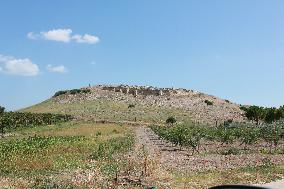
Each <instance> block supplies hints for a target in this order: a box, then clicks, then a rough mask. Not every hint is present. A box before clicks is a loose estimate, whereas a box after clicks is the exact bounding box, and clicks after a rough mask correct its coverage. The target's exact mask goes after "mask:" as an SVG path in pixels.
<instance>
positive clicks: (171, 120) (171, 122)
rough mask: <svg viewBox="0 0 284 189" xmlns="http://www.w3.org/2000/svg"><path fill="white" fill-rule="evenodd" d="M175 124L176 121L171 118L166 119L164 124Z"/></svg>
mask: <svg viewBox="0 0 284 189" xmlns="http://www.w3.org/2000/svg"><path fill="white" fill-rule="evenodd" d="M176 122H177V120H176V118H175V117H173V116H170V117H168V119H167V120H166V123H167V124H174V123H176Z"/></svg>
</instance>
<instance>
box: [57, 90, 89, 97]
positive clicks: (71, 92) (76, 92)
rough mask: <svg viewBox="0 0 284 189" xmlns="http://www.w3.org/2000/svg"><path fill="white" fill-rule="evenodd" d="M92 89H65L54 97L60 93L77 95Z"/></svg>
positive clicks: (58, 92)
mask: <svg viewBox="0 0 284 189" xmlns="http://www.w3.org/2000/svg"><path fill="white" fill-rule="evenodd" d="M90 92H91V90H90V89H72V90H65V91H57V92H56V93H55V94H54V95H53V97H57V96H60V95H64V94H71V95H75V94H84V93H90Z"/></svg>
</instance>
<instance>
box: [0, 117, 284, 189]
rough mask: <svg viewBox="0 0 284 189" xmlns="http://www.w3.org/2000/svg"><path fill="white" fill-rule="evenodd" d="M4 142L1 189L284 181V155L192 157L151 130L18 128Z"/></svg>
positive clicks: (82, 125) (83, 125)
mask: <svg viewBox="0 0 284 189" xmlns="http://www.w3.org/2000/svg"><path fill="white" fill-rule="evenodd" d="M0 143H1V148H0V151H1V156H0V158H1V162H0V164H1V166H0V186H1V187H0V188H151V187H156V188H208V187H210V186H214V185H219V184H229V183H231V184H239V183H250V184H256V183H266V182H270V181H274V180H277V179H281V178H283V176H284V165H283V161H282V159H283V155H282V154H262V155H260V156H255V155H253V154H239V155H232V154H230V155H222V154H218V153H217V154H216V153H214V152H213V150H212V151H211V152H207V153H200V154H194V155H193V156H191V155H190V154H191V152H190V151H188V150H185V149H182V150H180V148H179V147H175V146H173V145H172V144H171V143H168V142H166V141H163V140H161V139H159V137H158V136H157V135H156V134H155V133H154V132H153V131H152V130H151V129H150V128H147V127H143V126H137V127H130V126H125V125H119V124H97V123H92V122H67V123H61V124H57V125H49V126H38V127H28V128H23V129H21V128H18V129H17V130H15V131H13V132H10V133H7V134H6V136H5V138H3V139H1V140H0ZM281 145H282V143H281ZM213 148H214V146H213ZM220 150H221V149H220ZM249 157H251V158H255V157H256V158H257V157H260V158H261V159H260V160H259V159H257V160H258V164H254V163H253V162H252V161H251V159H250V158H249ZM279 158H280V159H279ZM281 158H282V159H281ZM209 160H210V161H209ZM235 160H237V162H235V164H234V161H235ZM239 160H241V161H242V162H246V163H244V164H242V165H240V164H239ZM230 163H231V164H230Z"/></svg>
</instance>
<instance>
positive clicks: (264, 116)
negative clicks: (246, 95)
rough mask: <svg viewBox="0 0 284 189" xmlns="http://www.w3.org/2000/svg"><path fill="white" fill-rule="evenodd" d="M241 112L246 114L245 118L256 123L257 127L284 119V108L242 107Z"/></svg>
mask: <svg viewBox="0 0 284 189" xmlns="http://www.w3.org/2000/svg"><path fill="white" fill-rule="evenodd" d="M241 110H243V111H244V112H245V113H244V116H246V117H247V118H248V119H249V120H251V121H253V122H255V123H256V124H257V125H258V124H260V123H261V122H265V123H272V122H274V121H277V120H280V119H282V118H284V106H280V107H279V108H275V107H272V108H265V107H261V106H249V107H245V106H241Z"/></svg>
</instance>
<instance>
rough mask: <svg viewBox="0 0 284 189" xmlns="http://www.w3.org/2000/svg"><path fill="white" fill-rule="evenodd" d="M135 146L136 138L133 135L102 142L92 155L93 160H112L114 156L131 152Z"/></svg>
mask: <svg viewBox="0 0 284 189" xmlns="http://www.w3.org/2000/svg"><path fill="white" fill-rule="evenodd" d="M133 144H134V137H133V136H132V135H128V136H125V137H118V138H112V139H109V140H107V141H103V142H100V143H99V144H98V145H97V148H96V149H95V151H94V152H93V153H92V155H91V159H95V160H111V159H113V157H114V155H116V154H118V153H123V152H126V151H128V150H130V149H131V148H132V146H133Z"/></svg>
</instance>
